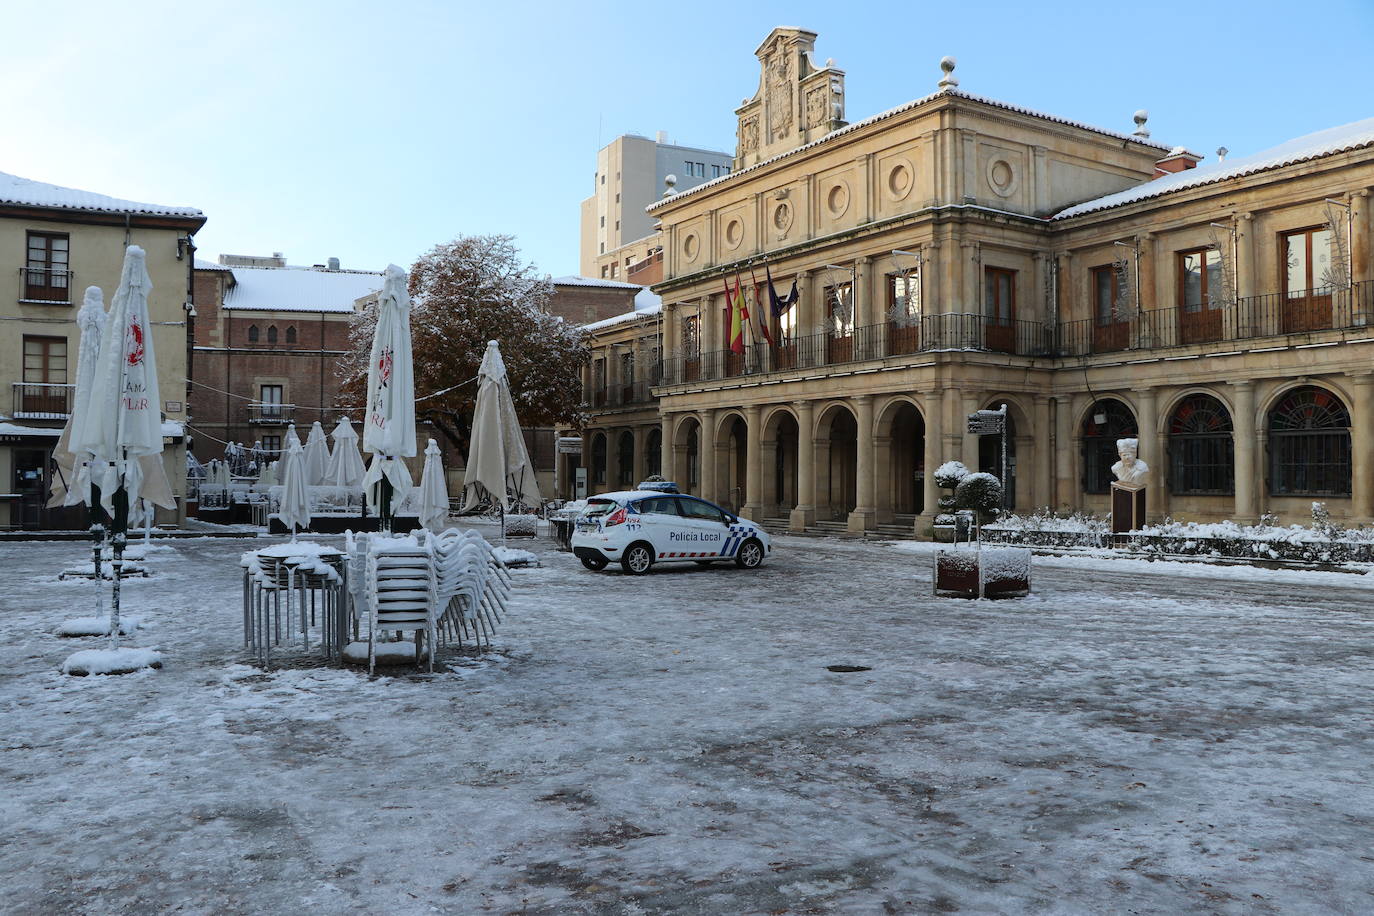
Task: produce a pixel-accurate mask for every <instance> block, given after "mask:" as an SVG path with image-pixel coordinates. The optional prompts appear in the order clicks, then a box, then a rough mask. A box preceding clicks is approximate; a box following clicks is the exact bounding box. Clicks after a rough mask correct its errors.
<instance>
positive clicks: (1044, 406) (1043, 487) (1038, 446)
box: [1017, 394, 1054, 512]
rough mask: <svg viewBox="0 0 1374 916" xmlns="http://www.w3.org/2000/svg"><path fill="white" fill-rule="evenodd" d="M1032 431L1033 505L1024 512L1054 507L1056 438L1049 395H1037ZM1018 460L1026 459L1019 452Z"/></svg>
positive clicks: (1023, 510)
mask: <svg viewBox="0 0 1374 916" xmlns="http://www.w3.org/2000/svg"><path fill="white" fill-rule="evenodd" d="M1030 433H1031V438H1032V439H1033V440H1034V442H1035V475H1034V480H1033V485H1032V488H1031V505H1029V506H1026V507H1024V508H1023V509H1022V510H1021V511H1022V512H1027V511H1033V510H1035V509H1039V508H1042V507H1045V508H1053V507H1054V449H1053V448H1052V447H1051V445H1050V442H1051V440H1052V439H1053V438H1054V427H1053V426H1052V425H1050V399H1049V396H1048V395H1044V394H1037V395H1036V396H1035V414H1034V419H1033V420H1032V422H1031V430H1030ZM1017 460H1018V462H1024V461H1025V460H1026V459H1025V458H1024V457H1023V456H1022V455H1021V454H1020V453H1019V452H1018V453H1017Z"/></svg>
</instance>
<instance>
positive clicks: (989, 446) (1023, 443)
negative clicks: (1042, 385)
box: [969, 394, 1039, 509]
mask: <svg viewBox="0 0 1374 916" xmlns="http://www.w3.org/2000/svg"><path fill="white" fill-rule="evenodd" d="M1003 404H1006V405H1007V479H1006V480H1004V481H1002V492H1003V494H1004V499H1005V501H1004V503H1003V505H1004V506H1005V507H1006V508H1007V509H1016V508H1018V506H1019V507H1021V508H1025V507H1026V506H1028V505H1030V504H1031V502H1032V500H1031V492H1030V491H1031V489H1032V487H1031V485H1030V484H1031V481H1033V480H1034V479H1035V476H1034V471H1035V468H1036V461H1037V459H1038V458H1039V456H1038V455H1037V454H1036V450H1035V438H1034V436H1032V435H1031V431H1032V430H1033V429H1034V426H1033V425H1032V420H1031V416H1032V414H1031V412H1030V410H1029V409H1027V407H1026V403H1025V401H1024V399H1023V397H1022V396H1021V395H1016V394H999V395H992V396H988V397H985V398H984V399H983V408H982V409H984V410H997V409H1000V408H1001V406H1002V405H1003ZM1001 440H1002V437H1001V436H979V437H978V467H976V468H972V467H971V468H969V470H976V471H986V472H988V473H989V474H992V475H993V476H995V477H997V478H999V479H1000V478H1001V477H1002V441H1001Z"/></svg>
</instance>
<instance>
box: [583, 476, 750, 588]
mask: <svg viewBox="0 0 1374 916" xmlns="http://www.w3.org/2000/svg"><path fill="white" fill-rule="evenodd" d="M572 548H573V553H574V554H575V555H576V556H577V558H578V559H579V560H581V561H582V565H583V566H585V567H587V568H588V569H605V568H606V564H608V563H610V562H611V561H612V560H618V561H620V565H621V567H622V568H623V569H624V570H625V571H626V572H627V573H631V574H632V575H637V576H638V575H643V574H644V573H646V572H648V571H649V567H651V566H653V565H654V564H655V563H687V562H695V563H701V564H703V565H704V564H707V563H711V562H714V561H716V560H734V561H735V565H737V566H740V567H742V568H744V569H753V568H755V567H756V566H758V565H759V564H760V563H762V562H763V558H764V557H766V556H768V554H770V553H772V544H771V543H770V541H769V539H768V535H767V533H766V532H764V530H763V529H762V528H760V527H759V526H758V525H755V524H754V523H753V522H750V521H746V520H744V519H741V518H737V517H736V516H734V515H732V514H730V513H729V512H726V511H725V510H724V509H722V508H721V507H720V506H717V505H716V504H715V503H708V502H707V501H706V500H704V499H698V498H697V497H695V496H686V495H682V494H667V493H662V492H655V491H652V490H629V491H627V492H624V493H603V494H602V495H600V496H593V497H591V498H590V499H588V500H587V508H586V510H585V511H584V512H583V513H582V514H581V515H580V516H578V518H577V525H576V528H575V530H574V531H573V536H572Z"/></svg>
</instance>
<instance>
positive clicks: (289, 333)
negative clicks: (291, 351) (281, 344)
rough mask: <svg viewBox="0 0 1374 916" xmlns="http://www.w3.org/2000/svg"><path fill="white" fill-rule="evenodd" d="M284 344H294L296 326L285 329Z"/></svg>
mask: <svg viewBox="0 0 1374 916" xmlns="http://www.w3.org/2000/svg"><path fill="white" fill-rule="evenodd" d="M286 342H287V343H289V344H293V343H295V342H296V326H295V325H294V324H293V325H291V327H289V328H287V329H286Z"/></svg>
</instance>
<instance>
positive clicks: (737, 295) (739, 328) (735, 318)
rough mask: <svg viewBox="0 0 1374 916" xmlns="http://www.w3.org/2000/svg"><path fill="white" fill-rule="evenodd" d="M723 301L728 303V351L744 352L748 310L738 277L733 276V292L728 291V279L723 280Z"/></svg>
mask: <svg viewBox="0 0 1374 916" xmlns="http://www.w3.org/2000/svg"><path fill="white" fill-rule="evenodd" d="M725 301H726V302H728V303H730V351H731V352H732V353H743V352H744V324H745V322H746V321H748V320H749V310H748V309H746V308H745V307H744V290H743V289H741V288H740V283H739V277H738V276H736V277H735V292H734V295H731V293H730V281H729V280H726V281H725Z"/></svg>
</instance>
